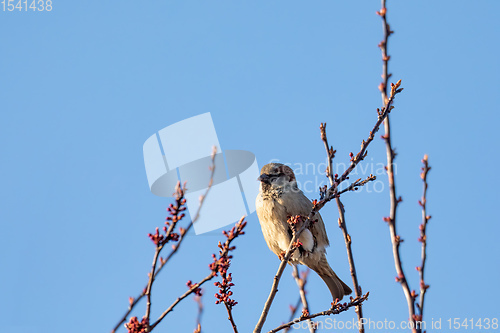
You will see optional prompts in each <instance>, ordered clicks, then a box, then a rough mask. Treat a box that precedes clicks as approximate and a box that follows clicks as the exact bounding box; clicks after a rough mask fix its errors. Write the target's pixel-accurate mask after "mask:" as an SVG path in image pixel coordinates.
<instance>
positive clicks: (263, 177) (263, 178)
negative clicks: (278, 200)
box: [257, 173, 269, 184]
mask: <svg viewBox="0 0 500 333" xmlns="http://www.w3.org/2000/svg"><path fill="white" fill-rule="evenodd" d="M257 180H258V181H261V182H263V183H268V184H269V175H268V174H267V173H263V174H262V175H260V177H259V178H257Z"/></svg>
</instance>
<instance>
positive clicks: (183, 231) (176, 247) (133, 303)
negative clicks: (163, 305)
mask: <svg viewBox="0 0 500 333" xmlns="http://www.w3.org/2000/svg"><path fill="white" fill-rule="evenodd" d="M216 153H217V148H216V147H215V146H214V147H213V148H212V165H211V166H210V171H211V173H210V180H209V182H208V186H207V189H206V191H205V193H204V194H203V195H202V196H201V197H200V205H199V207H198V209H197V211H196V214H195V216H194V218H192V219H191V222H190V223H189V225H188V226H187V228H186V229H183V228H180V236H179V240H178V241H177V244H176V245H173V246H172V251H171V252H170V253H169V255H168V256H167V257H166V258H165V260H163V259H162V258H161V257H160V263H161V264H160V266H159V267H158V269H157V270H156V271H154V270H152V272H154V273H153V274H152V275H151V273H150V276H149V278H148V283H147V284H146V286H145V287H144V289H143V290H142V292H141V293H140V294H139V295H138V296H137V297H135V298H129V301H130V302H129V307H128V309H127V311H126V312H125V314H124V315H123V317H122V318H121V319H120V321H119V322H118V323H117V324H116V326H115V327H114V328H113V330H112V331H111V333H115V332H116V331H117V330H118V328H120V326H121V325H122V324H123V323H124V322H125V321H126V320H127V317H128V316H129V314H130V313H131V312H132V310H133V309H134V308H135V306H136V305H137V304H138V303H139V301H140V300H141V299H142V298H143V297H144V296H146V293H147V292H148V289H150V288H151V287H150V283H151V281H152V280H153V281H154V279H156V276H157V275H158V274H159V273H160V272H161V270H162V269H163V267H165V265H166V264H167V262H168V261H169V260H170V258H172V256H173V255H174V254H175V253H176V252H177V251H178V250H179V247H180V245H181V243H182V241H183V240H184V236H185V235H186V234H187V233H188V231H189V230H190V229H191V227H192V226H193V223H195V222H196V221H197V220H198V218H199V217H200V211H201V208H202V206H203V202H204V201H205V198H206V196H207V194H208V192H209V191H210V189H211V188H212V185H213V178H214V174H215V155H216ZM177 222H178V221H177ZM175 225H176V223H172V224H171V225H170V227H169V229H168V230H167V232H166V236H167V237H168V235H170V234H171V233H172V231H173V227H174V226H175ZM160 251H161V249H160ZM160 251H158V248H157V249H156V251H155V256H154V259H153V262H157V260H158V257H159V253H160ZM149 291H151V290H149ZM150 302H151V300H150V299H149V303H150ZM150 306H151V305H149V307H150Z"/></svg>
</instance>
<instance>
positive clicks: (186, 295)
mask: <svg viewBox="0 0 500 333" xmlns="http://www.w3.org/2000/svg"><path fill="white" fill-rule="evenodd" d="M214 276H215V275H213V273H212V272H210V274H209V275H207V276H206V277H205V278H204V279H203V280H201V281H200V282H198V283H195V284H193V285H192V286H191V288H189V289H188V291H186V292H185V293H184V294H182V296H180V297H177V299H176V300H175V301H174V302H173V303H172V304H171V305H170V306H169V307H168V308H167V309H166V310H165V311H163V313H162V314H161V315H160V317H158V319H157V320H156V321H155V322H154V323H153V324H152V325H150V327H149V330H148V332H151V331H152V330H153V329H154V328H155V327H156V325H158V324H159V323H160V322H161V321H162V320H163V318H165V316H166V315H167V314H169V313H170V312H172V311H173V310H174V308H175V306H176V305H177V304H179V303H180V301H182V300H183V299H184V298H186V297H188V296H189V295H191V294H192V293H194V292H195V291H196V290H197V289H198V288H200V287H201V286H202V285H203V284H204V283H205V282H207V281H210V280H212V279H213V278H214Z"/></svg>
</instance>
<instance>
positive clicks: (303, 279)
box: [292, 265, 316, 333]
mask: <svg viewBox="0 0 500 333" xmlns="http://www.w3.org/2000/svg"><path fill="white" fill-rule="evenodd" d="M308 275H309V269H307V270H305V271H304V272H303V274H302V276H299V268H298V267H297V265H294V266H293V270H292V276H293V278H294V279H295V282H296V283H297V286H298V287H299V294H300V300H301V302H302V314H303V315H304V314H309V304H308V302H307V298H306V290H305V286H306V283H307V276H308ZM292 319H293V318H292ZM308 322H309V325H308V327H309V332H311V333H314V332H316V330H315V329H314V327H315V326H314V323H313V322H312V321H311V320H310V319H309V320H308Z"/></svg>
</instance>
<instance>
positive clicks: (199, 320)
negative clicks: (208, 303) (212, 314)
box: [193, 295, 203, 333]
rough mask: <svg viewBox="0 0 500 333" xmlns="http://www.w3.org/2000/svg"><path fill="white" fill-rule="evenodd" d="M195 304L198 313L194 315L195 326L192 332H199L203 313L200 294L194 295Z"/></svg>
mask: <svg viewBox="0 0 500 333" xmlns="http://www.w3.org/2000/svg"><path fill="white" fill-rule="evenodd" d="M194 300H195V302H196V304H198V315H197V316H196V328H195V330H194V332H193V333H201V316H202V315H203V302H202V301H201V296H200V295H196V296H195V297H194Z"/></svg>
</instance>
